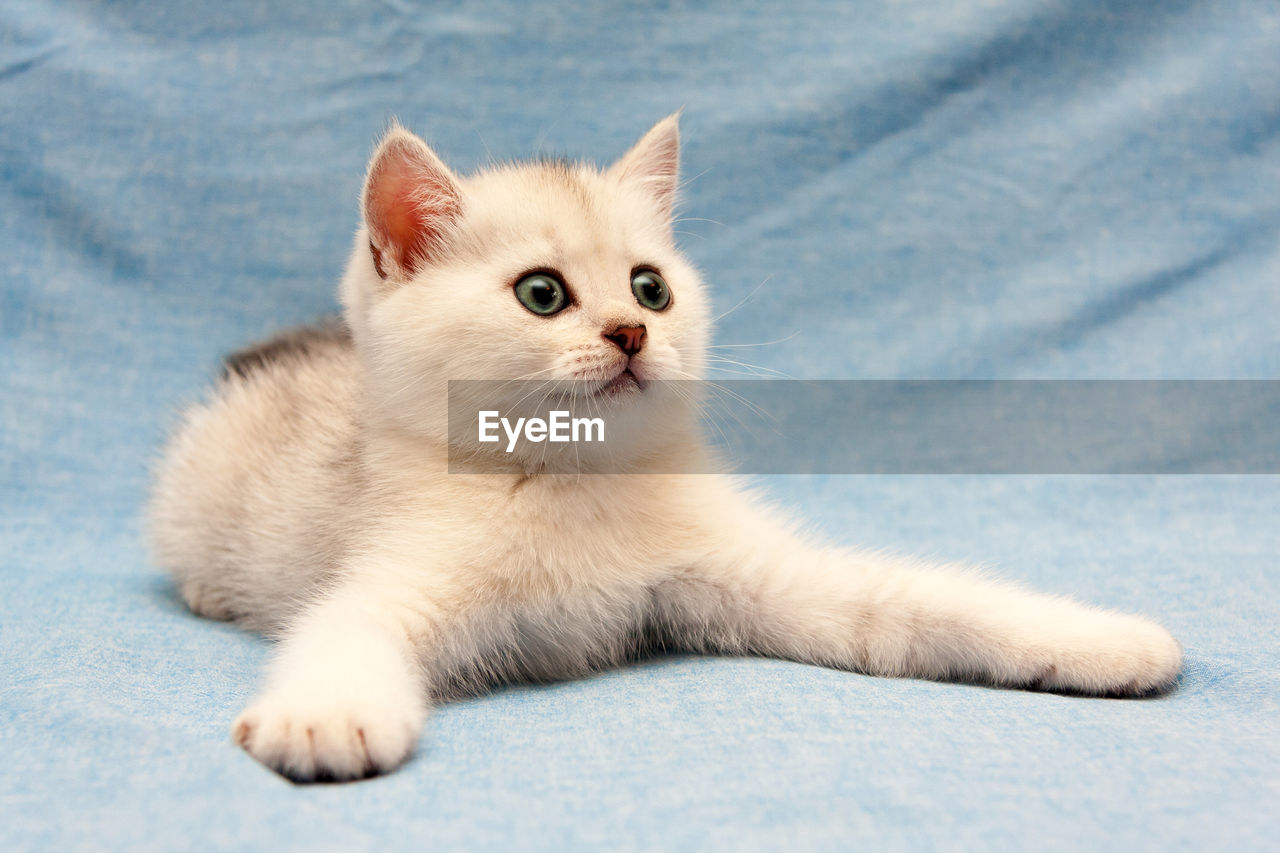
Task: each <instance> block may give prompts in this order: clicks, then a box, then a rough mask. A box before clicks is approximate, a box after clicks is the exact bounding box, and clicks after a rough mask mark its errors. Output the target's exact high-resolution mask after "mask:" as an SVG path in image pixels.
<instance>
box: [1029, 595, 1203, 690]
mask: <svg viewBox="0 0 1280 853" xmlns="http://www.w3.org/2000/svg"><path fill="white" fill-rule="evenodd" d="M1078 628H1079V630H1078V631H1076V630H1073V631H1072V634H1073V636H1071V637H1069V638H1068V639H1067V640H1066V642H1063V643H1062V644H1061V645H1060V646H1058V647H1057V648H1056V649H1055V651H1054V652H1052V653H1051V654H1050V655H1049V659H1048V661H1047V662H1046V663H1044V664H1042V665H1041V667H1040V670H1039V671H1038V672H1037V673H1035V675H1034V676H1033V677H1032V679H1031V681H1030V684H1029V685H1028V686H1031V687H1035V688H1037V689H1041V690H1059V691H1066V692H1078V693H1088V694H1092V695H1098V696H1143V695H1147V694H1151V693H1157V692H1160V691H1162V690H1165V689H1168V688H1169V687H1170V686H1172V684H1173V682H1174V680H1175V679H1176V678H1177V677H1178V673H1179V672H1180V671H1181V669H1182V646H1181V644H1179V643H1178V641H1177V640H1175V639H1174V638H1173V636H1172V635H1171V634H1170V633H1169V632H1168V631H1166V630H1165V629H1164V628H1162V627H1160V626H1159V625H1157V624H1156V623H1154V622H1151V621H1149V620H1147V619H1143V618H1142V617H1139V616H1127V615H1117V614H1102V613H1099V614H1096V615H1095V618H1094V619H1091V620H1088V621H1087V622H1086V623H1085V624H1082V625H1079V626H1078Z"/></svg>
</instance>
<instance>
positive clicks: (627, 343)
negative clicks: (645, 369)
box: [602, 326, 644, 355]
mask: <svg viewBox="0 0 1280 853" xmlns="http://www.w3.org/2000/svg"><path fill="white" fill-rule="evenodd" d="M602 337H603V338H604V339H605V340H607V341H613V342H614V343H615V344H617V345H618V349H620V350H622V351H623V352H625V353H626V354H627V355H635V354H636V353H638V352H640V348H641V347H642V346H644V326H619V327H618V328H616V329H614V330H613V331H612V332H604V333H603V335H602Z"/></svg>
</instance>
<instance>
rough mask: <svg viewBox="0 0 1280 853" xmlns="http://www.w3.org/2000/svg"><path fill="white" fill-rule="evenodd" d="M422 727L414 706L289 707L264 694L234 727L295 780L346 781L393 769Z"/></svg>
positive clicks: (239, 738) (254, 751) (245, 743)
mask: <svg viewBox="0 0 1280 853" xmlns="http://www.w3.org/2000/svg"><path fill="white" fill-rule="evenodd" d="M420 730H421V720H420V716H419V715H418V714H417V713H416V712H395V711H388V710H387V709H385V708H382V709H378V708H371V707H360V706H355V705H353V706H351V707H348V708H332V707H331V708H321V707H314V706H313V707H305V708H291V707H289V706H288V705H287V704H286V703H283V702H280V701H272V700H271V699H267V700H263V701H260V702H257V703H255V704H254V705H251V706H250V707H249V708H247V709H245V711H244V712H243V713H242V714H241V715H240V716H239V717H238V718H237V719H236V721H235V723H234V724H233V725H232V727H231V737H232V739H233V740H234V741H235V742H236V743H237V744H239V745H240V746H241V747H243V748H244V750H245V751H246V752H248V753H249V754H250V755H252V756H253V757H254V758H256V759H257V760H258V761H260V762H262V763H263V764H265V765H266V766H268V767H270V768H271V769H272V770H275V771H276V772H277V773H279V774H281V775H282V776H287V777H288V778H290V779H292V780H294V781H295V782H316V781H333V782H343V781H347V780H351V779H363V778H365V777H368V776H373V775H376V774H378V773H385V772H387V771H389V770H394V769H395V768H396V767H398V766H400V765H401V764H402V763H404V760H405V759H406V758H408V757H409V754H410V753H411V752H412V751H413V747H414V746H415V744H416V743H417V741H418V735H419V732H420Z"/></svg>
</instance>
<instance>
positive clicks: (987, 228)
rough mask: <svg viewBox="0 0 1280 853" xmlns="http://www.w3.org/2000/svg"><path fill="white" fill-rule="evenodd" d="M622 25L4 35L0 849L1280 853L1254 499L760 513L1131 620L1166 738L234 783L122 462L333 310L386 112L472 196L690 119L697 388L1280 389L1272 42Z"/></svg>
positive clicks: (1054, 10)
mask: <svg viewBox="0 0 1280 853" xmlns="http://www.w3.org/2000/svg"><path fill="white" fill-rule="evenodd" d="M613 5H615V4H604V3H599V4H595V3H583V4H579V5H576V6H575V5H571V4H568V3H562V2H555V0H552V2H547V3H540V4H527V3H518V2H511V0H508V2H475V3H465V4H463V3H454V4H430V5H428V6H426V7H424V8H416V7H414V6H413V5H412V4H408V3H398V2H387V3H380V4H370V3H363V2H351V3H347V4H340V3H331V2H314V3H306V4H302V3H298V4H275V3H260V2H224V3H212V4H187V3H125V2H118V3H100V4H92V3H73V2H52V1H51V0H50V1H49V2H27V0H6V2H5V3H4V4H3V6H0V276H2V287H0V332H2V335H3V346H2V348H0V472H2V474H3V476H2V479H0V536H2V537H3V539H2V540H0V544H2V546H3V547H2V549H0V847H3V848H5V849H33V850H35V849H39V850H45V849H74V848H100V847H101V848H114V849H129V850H134V849H146V848H151V849H162V850H171V849H182V848H185V847H196V848H205V847H226V848H236V849H239V848H270V849H282V848H290V849H292V848H297V849H306V850H315V849H329V848H344V849H371V848H376V849H384V848H392V849H394V848H403V849H413V850H418V849H423V848H424V847H427V846H428V845H429V846H431V847H440V848H450V847H463V846H466V847H476V848H492V849H504V850H505V849H511V848H513V847H532V848H543V849H563V848H582V847H589V846H602V847H609V848H620V849H626V848H635V849H669V848H672V849H695V848H705V847H716V848H720V849H749V848H753V847H759V848H766V849H777V848H779V847H786V848H791V849H815V848H845V847H861V848H864V849H892V848H938V847H970V848H972V847H976V846H980V845H990V846H996V847H1002V848H1090V849H1093V848H1110V849H1126V850H1127V849H1133V848H1135V847H1145V848H1151V849H1177V848H1206V847H1208V848H1219V849H1226V848H1232V849H1249V848H1252V849H1258V848H1262V847H1267V846H1273V845H1274V844H1275V839H1276V837H1277V835H1278V834H1280V820H1278V818H1277V813H1278V812H1277V810H1276V809H1275V808H1274V805H1275V801H1276V799H1277V795H1278V794H1280V771H1278V769H1277V768H1280V746H1278V745H1277V744H1280V732H1278V731H1277V720H1280V713H1278V711H1280V708H1277V704H1278V703H1277V699H1278V697H1280V690H1278V684H1280V681H1278V679H1277V675H1276V669H1277V652H1276V650H1277V645H1278V644H1280V617H1278V616H1277V613H1280V607H1277V603H1276V602H1277V600H1278V599H1280V568H1278V566H1277V561H1278V556H1277V555H1278V554H1280V524H1278V523H1277V521H1278V518H1277V514H1278V510H1280V479H1278V478H1275V477H1190V476H1185V477H1163V478H1162V477H1066V478H1055V477H940V476H921V477H805V478H788V477H776V478H764V479H762V480H761V481H760V485H761V486H762V487H764V488H765V489H766V490H768V491H770V492H772V493H773V494H774V495H775V496H776V497H777V498H778V499H779V501H780V502H782V503H785V504H788V505H790V506H791V507H792V508H793V510H794V512H795V513H796V514H797V515H799V516H801V517H805V518H808V519H811V520H812V521H813V522H814V524H815V526H816V527H818V528H819V529H821V530H822V532H823V533H824V534H825V535H826V536H828V537H830V538H831V539H832V540H834V541H837V542H846V543H864V544H867V545H872V546H883V547H887V548H891V549H895V550H899V551H904V552H910V553H923V554H927V555H933V556H937V557H941V558H948V559H961V560H970V561H976V562H983V563H989V564H991V565H993V566H995V567H997V570H998V571H999V572H1001V573H1002V574H1004V575H1006V576H1010V577H1014V578H1018V579H1021V580H1024V581H1026V582H1028V583H1030V584H1033V585H1035V586H1037V587H1040V588H1042V589H1045V590H1049V591H1055V592H1063V593H1069V594H1074V595H1078V596H1080V597H1081V598H1083V599H1086V600H1088V601H1092V602H1096V603H1100V604H1103V605H1106V606H1110V607H1116V608H1122V609H1125V610H1138V611H1142V612H1145V613H1148V614H1150V615H1152V616H1154V617H1156V618H1158V619H1160V620H1161V621H1162V622H1163V623H1164V624H1166V625H1167V626H1168V627H1169V628H1170V629H1171V630H1172V631H1173V632H1174V634H1175V635H1176V636H1178V637H1179V638H1180V639H1181V640H1182V642H1183V643H1184V644H1185V645H1186V650H1187V667H1186V672H1185V674H1184V676H1183V678H1182V681H1181V684H1180V686H1179V687H1178V689H1177V690H1176V691H1174V692H1173V693H1171V694H1169V695H1168V696H1165V697H1163V698H1158V699H1153V700H1145V701H1114V700H1095V699H1083V698H1077V697H1064V696H1056V695H1046V694H1036V693H1027V692H1017V691H1001V690H990V689H984V688H980V687H974V686H965V685H954V684H933V683H928V682H920V681H912V680H886V679H875V678H868V677H864V676H859V675H852V674H848V673H841V672H832V671H826V670H823V669H819V668H815V667H809V666H801V665H796V664H790V663H782V662H774V661H767V660H756V659H746V660H724V659H714V658H697V657H672V658H664V659H659V660H656V661H653V662H650V663H646V664H643V665H637V666H634V667H630V668H626V669H623V670H619V671H614V672H608V673H605V674H602V675H600V676H598V677H595V678H591V679H586V680H583V681H577V682H571V683H565V684H557V685H552V686H544V687H520V688H513V689H509V690H503V691H500V692H497V693H495V694H493V695H491V696H487V697H484V698H480V699H475V700H470V701H466V702H459V703H455V704H451V705H448V706H446V707H444V708H441V709H440V710H439V711H438V712H437V713H435V715H434V716H433V719H432V722H431V724H430V725H429V728H428V731H427V733H426V734H425V735H424V737H423V740H422V743H421V746H420V750H419V753H418V755H417V757H416V758H415V759H414V760H412V761H411V762H410V763H409V764H408V765H407V766H405V767H404V768H403V769H401V770H400V771H398V772H396V773H394V774H391V775H390V776H387V777H386V778H382V779H378V780H374V781H369V782H364V783H360V784H354V785H343V786H316V787H294V786H292V785H290V784H289V783H287V782H285V781H283V780H282V779H280V778H279V777H277V776H275V775H274V774H272V773H271V772H269V771H267V770H265V769H264V768H262V767H261V766H259V765H257V764H256V763H255V762H254V761H253V760H252V759H250V758H249V757H248V756H246V755H245V754H244V753H242V752H241V751H240V750H239V749H238V748H236V747H235V746H233V745H232V744H231V742H230V739H229V736H228V729H229V724H230V721H231V719H232V718H233V716H234V715H235V713H236V712H237V710H238V709H239V708H240V707H241V706H242V705H243V703H244V702H245V701H246V700H247V698H248V697H249V696H250V694H251V692H252V690H253V688H254V684H255V682H256V679H257V673H258V670H259V667H260V665H261V664H262V662H263V660H264V658H265V657H266V655H267V653H268V646H267V644H266V642H265V641H263V640H261V639H259V638H257V637H254V636H250V635H247V634H245V633H242V632H240V631H238V630H236V629H234V628H231V627H227V626H224V625H218V624H214V623H210V622H206V621H203V620H199V619H197V618H195V617H193V616H191V615H189V614H188V613H186V612H185V610H184V609H183V607H182V606H181V604H180V603H179V602H178V600H177V598H176V597H175V594H174V592H173V590H172V588H171V587H170V586H169V584H168V583H167V581H166V580H165V578H164V577H163V575H162V574H161V573H160V572H159V571H158V570H157V569H156V568H155V567H154V566H152V565H151V564H150V563H149V562H148V559H147V556H146V553H145V551H144V549H143V547H142V545H141V529H140V528H141V524H140V520H139V519H140V509H141V506H142V503H143V501H144V497H145V493H146V482H147V473H146V471H147V466H148V462H149V461H150V459H152V458H153V456H154V454H155V448H156V447H157V445H158V444H159V443H160V441H161V440H162V438H163V436H164V434H165V431H166V429H167V428H168V427H169V426H170V425H171V424H172V423H173V419H174V413H175V412H176V411H177V409H178V407H179V406H180V405H181V404H182V403H184V402H186V401H190V400H193V399H196V398H197V397H198V396H199V395H200V394H201V393H202V388H203V387H204V386H205V384H206V383H207V381H208V379H209V378H210V377H211V376H212V375H213V373H214V371H215V370H216V362H217V358H218V356H219V354H221V353H223V352H225V351H227V350H230V349H232V348H234V347H236V346H238V345H241V344H243V343H245V342H247V341H249V340H251V339H253V338H255V337H258V336H261V335H263V334H265V333H268V332H269V331H270V330H272V329H275V328H278V327H280V326H283V325H287V324H292V323H297V322H301V321H305V320H307V319H310V318H312V317H315V316H317V315H320V314H323V313H325V312H327V311H331V310H332V309H333V307H334V296H333V291H334V285H335V283H336V281H337V278H338V275H339V272H340V269H341V266H342V264H343V262H344V259H345V257H346V255H347V252H348V250H349V248H350V244H351V235H352V233H353V230H354V228H355V225H356V223H357V214H358V211H357V207H356V198H357V194H358V192H359V187H360V181H361V178H362V171H363V168H364V165H365V161H366V157H367V155H368V154H369V152H370V150H371V146H372V143H373V140H374V139H375V137H376V136H377V134H378V133H379V132H380V131H381V130H382V129H383V128H384V127H385V126H386V125H387V123H388V122H389V121H390V119H391V118H392V117H393V116H398V117H399V118H400V120H401V121H403V122H404V123H405V124H407V125H408V126H410V127H412V128H413V129H415V130H417V131H419V132H420V133H422V134H423V135H424V136H425V137H426V138H427V139H429V140H430V141H431V142H432V143H433V144H434V145H435V146H436V148H437V150H438V151H439V152H440V153H441V154H442V155H443V156H444V157H445V158H446V159H447V160H448V161H449V162H450V163H451V164H453V165H454V166H455V167H457V168H459V169H461V170H467V169H470V168H473V167H475V166H478V165H481V164H483V163H484V162H486V161H488V160H489V159H490V158H493V159H499V160H501V159H509V158H517V157H521V156H526V155H529V154H531V153H534V152H538V151H541V152H544V153H551V152H554V153H566V154H569V155H571V156H585V157H591V158H594V159H597V160H600V161H608V160H611V159H612V158H614V157H616V156H617V155H619V154H620V153H621V152H622V151H624V150H625V149H626V147H627V146H628V145H629V144H630V143H631V142H632V141H633V140H634V139H635V138H636V137H638V136H639V135H640V134H641V133H642V132H643V131H644V130H645V129H647V128H648V127H649V125H650V124H651V123H653V122H654V121H656V120H657V119H659V118H661V117H662V116H664V115H666V114H667V113H669V112H671V111H673V110H674V109H676V108H678V107H681V106H684V107H685V114H684V119H683V130H684V136H685V140H686V146H685V150H684V154H685V157H684V178H685V186H684V192H683V206H682V213H683V215H684V216H686V217H688V218H687V219H685V220H683V221H682V222H681V223H680V225H679V226H678V228H679V230H680V232H681V235H680V238H681V241H682V244H683V245H684V247H685V248H686V250H687V252H688V253H689V255H690V256H691V257H692V258H693V260H694V261H695V262H696V263H697V264H698V265H699V266H700V267H701V268H702V269H703V270H704V272H705V274H706V278H707V280H708V282H709V283H710V285H711V286H712V287H713V288H714V289H715V294H716V295H715V304H716V308H717V313H723V314H724V317H723V318H722V319H721V321H720V323H719V328H720V331H719V333H718V336H717V340H718V342H720V343H724V344H735V345H737V344H764V345H761V346H757V347H741V348H737V347H735V348H731V349H724V350H719V351H717V352H718V353H719V354H722V355H723V356H724V357H725V358H729V359H734V360H736V361H742V362H748V363H750V364H752V365H760V366H763V367H766V368H769V369H770V370H774V371H780V372H782V373H784V374H786V375H790V376H795V377H802V378H925V379H945V378H958V377H964V378H1205V379H1211V378H1224V377H1230V378H1274V377H1276V376H1277V374H1278V373H1280V334H1278V333H1277V318H1278V317H1280V234H1278V233H1277V231H1278V230H1280V134H1278V133H1277V131H1278V130H1280V109H1278V107H1277V105H1280V11H1278V10H1277V8H1276V6H1275V5H1274V4H1273V3H1269V2H1265V0H1258V2H1252V3H1250V2H1232V0H1203V2H1169V3H1158V4H1142V3H1133V2H1111V3H1103V2H1091V1H1090V0H1082V2H1042V0H1009V2H994V3H956V2H951V0H935V1H934V2H925V1H924V0H922V2H911V0H908V2H901V3H892V4H888V3H845V2H828V3H816V2H809V0H792V1H791V2H787V3H778V4H761V3H742V2H723V3H719V4H716V3H672V4H654V5H652V6H649V5H648V4H629V5H628V6H627V7H626V8H617V9H611V8H608V7H610V6H613ZM616 5H618V6H619V7H621V4H616ZM767 342H774V343H767ZM718 367H719V368H720V369H721V372H720V374H719V375H723V376H734V375H737V374H736V373H735V371H737V370H740V369H742V368H741V367H739V366H737V365H734V364H732V363H729V362H721V363H719V364H718ZM814 417H819V418H820V417H822V413H820V412H816V413H815V414H814ZM839 428H840V425H839V424H837V423H833V424H831V430H832V434H833V435H837V434H838V431H839Z"/></svg>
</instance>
